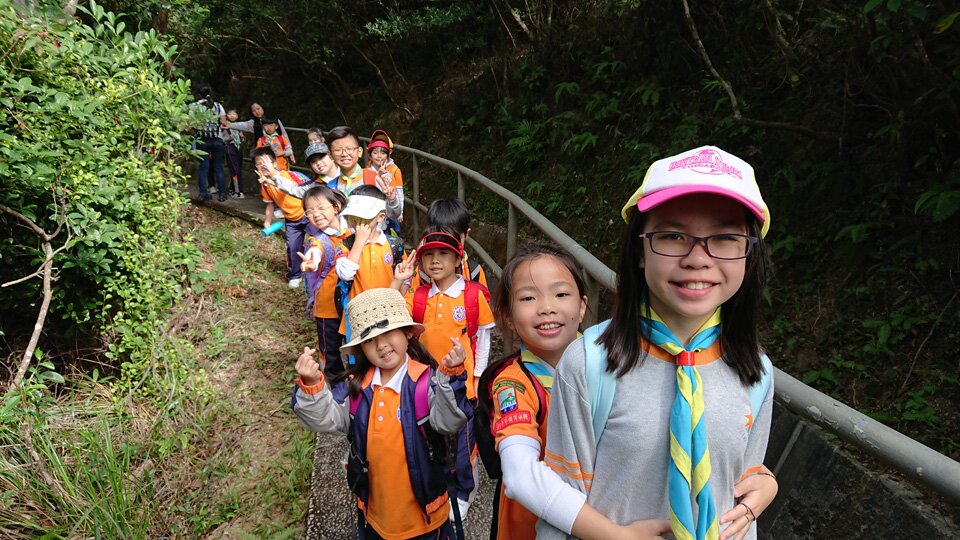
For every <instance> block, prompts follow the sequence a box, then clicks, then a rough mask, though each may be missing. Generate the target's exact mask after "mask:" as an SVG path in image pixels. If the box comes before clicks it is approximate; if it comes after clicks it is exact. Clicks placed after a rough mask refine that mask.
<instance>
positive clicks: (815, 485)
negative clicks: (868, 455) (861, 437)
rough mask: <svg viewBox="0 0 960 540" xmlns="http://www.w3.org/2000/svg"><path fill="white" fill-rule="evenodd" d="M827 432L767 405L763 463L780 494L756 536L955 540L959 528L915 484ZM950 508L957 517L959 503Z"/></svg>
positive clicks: (785, 539) (779, 539)
mask: <svg viewBox="0 0 960 540" xmlns="http://www.w3.org/2000/svg"><path fill="white" fill-rule="evenodd" d="M830 438H831V436H830V435H829V434H827V433H825V432H824V431H822V430H821V429H820V428H818V427H816V426H813V425H811V424H808V423H806V422H804V421H802V420H800V418H799V417H797V416H796V415H794V414H793V413H791V412H789V411H787V410H785V409H784V408H783V407H780V406H779V405H777V406H776V407H774V418H773V426H772V428H771V432H770V444H769V447H768V448H767V457H766V460H765V461H766V464H767V466H768V467H770V468H771V469H773V470H774V472H775V473H776V474H777V478H778V479H779V481H780V493H779V494H778V495H777V498H776V500H775V501H774V502H773V504H771V505H770V507H769V508H768V509H767V510H766V511H765V512H764V513H763V515H762V516H761V517H760V520H759V523H758V525H759V527H760V537H761V538H770V539H776V540H792V539H808V538H851V539H852V538H870V539H874V538H876V539H880V538H882V539H916V540H935V539H960V527H958V526H957V524H956V523H954V522H953V521H952V520H951V517H947V516H944V515H943V514H941V513H938V512H937V511H935V510H934V509H933V508H931V507H930V506H929V505H928V504H926V503H924V502H923V501H922V497H921V495H920V493H919V492H918V491H917V490H916V489H914V488H913V487H911V486H909V485H907V484H905V483H903V482H902V481H900V480H897V479H894V478H890V477H887V476H884V475H881V474H878V473H875V472H873V471H870V470H868V469H867V468H866V467H864V466H863V465H861V464H860V463H859V462H858V461H857V458H856V457H855V456H853V455H851V454H850V453H849V452H847V451H845V450H843V449H841V448H839V447H838V446H836V445H835V444H833V443H831V442H828V441H829V439H830ZM952 510H953V512H952V513H953V516H952V517H953V519H956V516H957V515H960V509H957V508H956V507H954V508H953V509H952ZM948 512H949V509H948Z"/></svg>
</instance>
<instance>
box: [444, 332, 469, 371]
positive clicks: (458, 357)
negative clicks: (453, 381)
mask: <svg viewBox="0 0 960 540" xmlns="http://www.w3.org/2000/svg"><path fill="white" fill-rule="evenodd" d="M450 342H451V343H453V348H452V349H450V350H449V351H448V352H447V354H445V355H444V356H443V360H441V362H443V365H445V366H447V367H448V368H455V367H457V366H460V365H463V362H464V361H465V360H466V359H467V352H466V351H465V350H463V345H461V344H460V340H458V339H456V338H450Z"/></svg>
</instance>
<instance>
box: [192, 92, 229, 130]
mask: <svg viewBox="0 0 960 540" xmlns="http://www.w3.org/2000/svg"><path fill="white" fill-rule="evenodd" d="M205 108H207V109H210V110H212V111H213V112H214V113H217V115H218V116H219V115H220V114H223V113H222V112H220V111H221V110H222V109H223V107H221V105H220V104H219V103H217V102H216V101H214V102H213V107H205ZM193 136H194V137H196V138H198V139H217V138H219V137H220V119H219V118H217V120H206V121H204V122H201V123H200V125H199V126H198V127H197V129H195V130H193Z"/></svg>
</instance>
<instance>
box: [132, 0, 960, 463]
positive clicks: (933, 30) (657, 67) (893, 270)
mask: <svg viewBox="0 0 960 540" xmlns="http://www.w3.org/2000/svg"><path fill="white" fill-rule="evenodd" d="M240 4H241V5H246V4H245V3H244V2H240ZM209 6H211V7H210V11H209V15H210V19H208V20H207V22H205V23H203V25H202V26H209V25H210V24H213V21H214V20H215V18H216V16H217V13H220V14H221V16H222V17H228V16H230V17H232V16H231V15H230V14H231V13H235V11H233V9H234V8H230V7H229V6H221V7H214V6H219V4H215V3H214V4H209ZM244 9H249V10H250V11H249V12H250V13H254V12H256V13H261V14H264V15H265V16H264V17H260V16H257V15H253V16H252V17H250V18H248V19H247V20H246V22H244V20H243V18H242V17H241V18H236V17H233V18H230V19H229V20H231V21H235V22H236V26H234V25H232V24H228V25H225V26H221V27H220V28H219V30H218V32H219V33H218V34H217V36H218V38H217V39H218V41H217V44H216V45H215V46H211V47H208V48H207V49H206V50H207V51H208V52H210V51H214V50H215V51H216V53H214V54H213V56H214V57H215V58H216V59H214V60H212V61H211V62H212V64H213V66H215V68H213V69H210V70H207V71H204V69H205V67H204V65H202V64H201V63H195V64H194V66H195V68H196V69H197V70H199V71H201V72H204V73H205V74H207V75H209V76H210V77H211V78H212V80H213V81H214V82H215V83H216V85H217V86H218V87H219V88H221V89H222V91H223V93H224V94H226V95H227V100H228V101H229V100H232V102H233V103H237V104H242V103H243V102H245V101H248V100H250V99H252V98H257V99H260V101H262V102H265V103H267V105H268V109H273V110H274V112H275V113H278V114H279V115H280V116H281V117H283V118H285V119H286V121H287V123H288V124H290V125H300V126H304V127H306V126H309V125H314V124H323V125H326V126H328V127H329V126H331V125H336V124H340V123H347V124H350V125H353V126H354V127H356V128H358V130H359V131H360V132H362V133H364V132H369V131H372V129H373V128H375V127H386V128H387V129H388V130H390V132H391V134H392V135H393V136H394V139H395V140H397V141H399V142H400V143H401V144H407V145H410V146H414V147H419V148H423V149H426V150H428V151H430V152H433V153H436V154H438V155H443V156H445V157H449V158H452V159H454V160H456V161H459V162H461V163H464V164H466V165H468V166H470V167H473V168H475V169H477V170H479V171H481V172H483V173H485V174H487V175H488V176H490V177H492V178H495V179H497V180H498V181H499V182H500V183H502V184H503V185H505V186H506V187H508V188H510V189H511V190H512V191H514V192H515V193H519V194H521V195H523V196H524V197H525V198H527V200H529V201H530V202H531V204H533V205H534V206H535V207H537V208H538V209H540V210H541V211H542V212H543V213H544V214H546V215H547V216H548V217H549V218H551V219H552V220H553V221H554V222H556V223H558V224H560V225H561V227H562V228H564V229H565V230H566V231H569V232H571V233H572V234H573V235H574V236H575V237H576V238H577V240H578V241H580V242H581V243H582V244H583V245H585V246H587V247H588V248H590V249H591V250H593V251H594V252H596V253H598V254H599V255H600V256H601V258H603V259H604V260H606V261H607V262H608V263H612V261H613V260H614V259H615V256H616V254H615V252H616V243H617V238H618V236H619V231H618V226H617V215H618V213H619V206H620V202H621V201H622V200H624V199H625V197H626V196H627V195H628V194H629V193H630V192H632V191H633V190H634V189H635V187H636V186H637V185H638V184H639V182H640V181H641V179H642V177H643V174H644V172H645V170H646V167H647V166H648V164H649V163H650V162H651V161H652V160H653V159H656V158H658V157H661V156H663V155H668V154H669V153H673V152H676V151H680V150H683V149H686V148H690V147H694V146H698V145H702V144H714V145H717V146H720V147H722V148H725V149H727V150H730V151H733V152H734V153H736V154H738V155H740V156H742V157H744V158H746V159H747V160H748V161H749V162H750V163H751V164H753V165H754V167H755V169H756V170H757V171H758V176H759V180H760V183H761V186H762V188H763V191H764V194H765V197H766V199H767V201H768V203H769V205H770V207H771V208H772V212H773V229H772V230H771V233H770V235H769V240H770V242H771V243H772V244H773V247H774V256H775V262H776V265H777V277H776V280H775V281H774V283H773V285H772V286H771V288H770V290H769V292H768V299H769V306H768V307H769V309H768V310H767V317H766V322H765V328H764V334H765V339H764V343H765V345H766V346H767V347H768V348H769V349H770V350H771V352H772V354H773V356H774V357H775V358H777V361H778V363H779V365H780V366H781V367H784V368H786V369H787V370H788V371H789V372H791V373H794V374H795V375H797V376H799V377H801V378H803V379H804V380H805V381H806V382H808V383H811V384H813V385H815V386H817V387H818V388H820V389H822V390H824V391H827V392H830V393H832V394H834V395H836V396H837V397H839V398H841V399H843V400H844V401H845V402H847V403H850V404H852V405H854V406H856V407H858V408H860V409H861V410H864V411H867V412H868V413H870V414H872V415H874V416H876V417H877V418H880V419H882V420H884V421H886V422H888V423H890V424H891V425H893V426H894V427H896V428H898V429H901V430H903V431H906V432H907V433H909V434H911V435H912V436H915V437H918V438H920V439H921V440H923V441H925V442H927V443H928V444H931V445H933V446H935V447H937V448H939V449H940V450H942V451H944V452H946V453H948V454H952V455H956V452H957V451H958V443H957V440H956V438H955V437H954V436H952V435H951V433H955V429H954V428H955V427H956V426H960V418H958V411H957V408H956V403H957V402H958V401H960V380H958V377H957V372H958V368H960V366H958V365H957V363H956V361H955V355H953V354H952V351H953V349H954V348H955V344H956V343H957V342H958V341H960V320H958V314H960V302H958V301H957V291H958V290H960V285H958V283H957V280H956V278H955V276H956V275H957V272H958V270H960V257H958V253H960V249H958V247H960V245H958V237H957V236H956V235H955V234H954V232H953V231H954V230H956V228H957V227H958V226H960V213H958V210H960V164H958V161H957V159H958V156H960V133H958V128H957V126H958V125H960V109H958V103H960V84H958V83H960V55H957V54H956V51H957V50H960V24H957V18H958V12H957V11H956V10H955V9H951V8H950V7H949V6H947V5H945V4H942V3H936V2H923V1H917V0H906V1H904V0H871V1H869V2H863V3H849V2H834V1H828V2H817V3H813V4H811V3H809V2H801V1H799V0H782V1H773V0H766V1H763V2H750V1H745V0H744V1H733V2H706V3H703V2H698V3H694V5H693V6H692V7H691V17H692V19H693V21H695V24H696V26H697V29H698V32H699V36H700V39H701V41H702V44H703V47H704V49H705V50H706V51H707V54H708V55H709V57H710V59H711V62H712V64H713V65H714V67H715V68H716V70H717V72H718V73H719V75H720V76H721V77H722V78H723V79H724V80H725V81H726V82H728V83H729V85H730V88H731V89H732V92H733V93H734V94H735V96H736V98H737V103H738V107H739V111H740V115H739V116H738V115H737V114H735V110H734V108H733V106H732V105H731V100H730V97H729V96H728V93H727V92H726V90H725V89H724V86H723V84H722V83H721V82H720V80H718V79H717V77H716V76H714V74H713V73H711V72H710V71H709V69H708V68H707V65H706V63H705V61H704V59H703V57H702V55H701V53H700V51H699V48H698V47H699V45H698V44H697V43H696V41H695V40H694V38H693V37H692V34H691V31H690V28H689V25H688V22H687V20H686V18H685V16H684V8H683V3H682V1H671V2H653V1H647V0H621V1H588V2H576V3H574V2H517V1H513V2H511V1H510V0H490V1H489V2H487V3H486V4H484V5H482V6H479V5H477V4H476V3H471V2H460V1H456V0H448V1H439V2H430V3H429V4H425V3H421V2H407V1H393V2H384V3H378V4H371V3H362V4H356V5H354V4H349V5H348V4H341V5H337V6H332V5H331V6H327V5H324V6H322V7H320V9H319V10H308V9H306V8H304V7H303V6H302V5H300V4H297V3H295V2H294V3H287V4H285V5H284V8H283V9H282V13H280V14H278V13H273V12H272V11H270V10H272V9H274V8H269V9H266V10H259V11H258V8H256V7H254V6H252V5H251V6H249V7H248V8H244ZM267 14H268V16H267ZM311 17H314V18H317V17H318V18H321V19H323V18H325V21H326V24H319V25H318V24H316V23H315V22H314V21H315V20H316V19H314V18H311ZM141 20H142V22H143V23H144V24H149V21H147V20H146V19H141ZM307 21H311V22H309V23H308V22H307ZM225 28H227V29H228V30H224V29H225ZM318 28H319V29H320V30H319V31H318ZM265 29H266V30H268V31H269V34H263V32H264V31H265ZM281 29H282V31H281ZM167 30H168V31H169V32H171V33H173V34H176V33H177V32H178V30H177V29H176V28H174V27H173V26H170V27H168V28H167ZM258 32H259V34H258ZM251 34H256V35H258V36H260V37H258V38H257V39H255V40H254V41H255V42H256V43H250V42H248V41H244V40H243V39H241V37H242V36H245V35H251ZM205 35H210V34H209V33H208V34H205ZM287 38H292V39H287ZM315 40H319V41H315ZM278 41H279V42H282V43H286V44H287V45H288V47H289V48H290V49H293V50H295V51H296V54H294V53H292V52H290V51H282V50H279V49H278V48H277V45H276V44H277V43H278ZM296 44H302V45H296ZM256 76H262V77H266V78H268V79H269V81H261V80H258V79H256V78H255V77H256ZM304 81H311V83H312V81H318V82H319V84H309V85H308V87H307V88H302V87H301V83H302V82H304ZM401 166H405V167H406V168H407V170H409V163H404V162H403V161H402V160H401ZM423 173H424V187H423V190H422V192H423V193H426V194H429V195H427V196H426V197H428V198H429V197H439V196H444V195H450V194H452V193H453V192H454V191H453V187H452V186H453V184H452V182H451V180H452V178H451V176H450V175H448V174H444V173H441V172H438V171H436V170H433V169H430V168H424V170H423ZM469 198H470V204H471V208H472V209H473V210H474V212H475V215H476V216H477V217H479V218H481V219H483V220H484V221H486V222H489V223H503V222H504V221H505V219H504V218H505V213H506V209H505V208H504V206H503V205H502V204H500V203H498V202H497V201H496V199H495V198H493V197H489V196H487V195H485V194H484V193H483V192H482V191H481V190H471V191H470V192H469ZM427 202H428V201H427ZM930 388H936V389H938V390H937V391H930V390H929V389H930Z"/></svg>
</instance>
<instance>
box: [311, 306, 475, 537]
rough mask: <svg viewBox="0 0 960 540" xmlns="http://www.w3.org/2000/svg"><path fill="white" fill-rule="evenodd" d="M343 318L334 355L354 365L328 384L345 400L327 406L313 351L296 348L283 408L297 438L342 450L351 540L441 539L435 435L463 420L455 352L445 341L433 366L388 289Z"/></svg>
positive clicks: (443, 511)
mask: <svg viewBox="0 0 960 540" xmlns="http://www.w3.org/2000/svg"><path fill="white" fill-rule="evenodd" d="M347 312H348V315H349V319H350V327H351V335H352V336H353V339H352V340H350V341H349V342H347V343H346V344H345V345H344V346H343V347H341V350H342V351H343V352H346V353H349V354H353V355H356V358H357V363H356V364H355V365H354V366H352V367H351V369H350V370H349V371H347V372H346V373H344V374H343V375H342V376H339V377H337V378H335V379H333V380H332V381H331V383H332V384H333V385H334V386H339V385H346V387H347V390H348V391H347V399H346V400H345V401H344V402H343V403H342V404H340V403H337V401H336V400H334V398H333V393H332V392H331V389H330V387H329V385H328V384H327V381H326V380H325V377H324V374H323V370H322V367H321V366H320V365H319V364H318V363H317V362H316V360H314V356H313V354H314V352H315V351H314V350H313V349H310V348H308V347H304V349H303V354H302V355H300V358H298V359H297V364H296V369H297V374H298V375H299V378H298V379H297V389H296V391H295V393H294V399H293V409H294V411H295V412H296V414H297V416H298V417H299V419H300V422H301V423H302V424H303V425H304V426H305V427H306V428H307V429H309V430H311V431H314V432H322V433H334V432H339V433H343V434H345V435H346V436H347V440H348V441H350V454H349V458H348V462H347V482H348V484H349V485H350V489H351V491H353V492H354V493H355V494H356V496H357V506H358V509H359V510H360V512H358V523H357V527H358V532H359V533H360V535H359V536H360V538H450V537H452V531H451V530H450V529H451V527H450V522H449V521H448V520H447V515H448V513H449V509H450V503H449V496H448V494H447V470H449V465H448V464H445V463H443V460H444V457H445V456H446V454H447V452H446V449H445V448H444V446H445V440H444V437H443V436H444V435H453V434H456V433H457V431H458V430H459V429H460V427H461V426H462V425H464V423H466V422H467V420H468V419H469V418H472V416H473V407H472V405H471V403H470V401H469V400H468V399H467V398H466V374H465V372H464V367H463V361H464V359H465V358H466V353H465V351H464V349H463V346H461V345H460V342H459V341H457V340H451V341H452V342H453V348H452V349H451V350H450V352H448V353H447V354H446V355H445V356H444V357H443V359H442V360H441V362H440V364H439V365H438V364H437V363H436V362H435V361H434V359H433V358H432V357H431V356H430V354H429V353H428V352H427V351H426V349H424V347H423V346H422V345H420V342H419V341H418V340H417V337H418V336H419V335H420V333H421V332H423V325H420V324H417V323H415V322H413V319H411V318H410V312H409V311H408V310H407V306H406V303H405V302H404V299H403V296H401V295H400V293H399V291H396V290H394V289H369V290H367V291H364V292H362V293H361V294H358V295H357V296H356V297H355V298H354V299H353V300H351V301H350V303H349V304H348V305H347ZM342 389H343V388H342V387H341V388H340V390H342Z"/></svg>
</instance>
